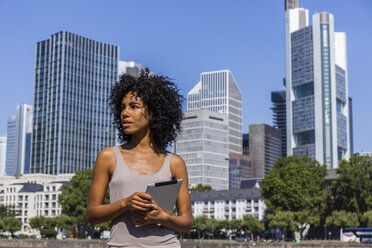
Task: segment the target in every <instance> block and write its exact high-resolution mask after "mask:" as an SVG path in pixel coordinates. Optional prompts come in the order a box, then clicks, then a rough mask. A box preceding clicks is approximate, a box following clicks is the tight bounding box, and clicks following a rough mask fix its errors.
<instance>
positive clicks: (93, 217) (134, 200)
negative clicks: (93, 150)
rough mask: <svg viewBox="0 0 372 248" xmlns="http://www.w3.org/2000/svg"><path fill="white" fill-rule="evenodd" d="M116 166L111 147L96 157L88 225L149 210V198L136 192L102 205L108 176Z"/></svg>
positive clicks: (89, 202) (88, 208)
mask: <svg viewBox="0 0 372 248" xmlns="http://www.w3.org/2000/svg"><path fill="white" fill-rule="evenodd" d="M115 166H116V159H115V151H114V149H113V148H112V147H108V148H105V149H103V150H102V151H101V152H100V153H99V154H98V157H97V160H96V164H95V165H94V170H93V180H92V185H91V187H90V192H89V198H88V205H87V212H86V217H87V220H88V222H89V223H91V224H98V223H103V222H107V221H110V220H112V219H114V218H116V217H117V216H119V215H121V214H123V213H124V212H125V211H127V210H128V209H134V210H142V211H146V210H148V209H149V208H151V206H152V204H151V203H150V201H151V196H150V195H148V194H145V193H140V192H136V193H134V194H132V195H131V196H129V197H127V198H122V199H120V200H118V201H116V202H113V203H111V204H103V199H104V197H105V194H106V190H107V186H108V183H109V180H110V175H111V174H112V172H113V171H114V169H115Z"/></svg>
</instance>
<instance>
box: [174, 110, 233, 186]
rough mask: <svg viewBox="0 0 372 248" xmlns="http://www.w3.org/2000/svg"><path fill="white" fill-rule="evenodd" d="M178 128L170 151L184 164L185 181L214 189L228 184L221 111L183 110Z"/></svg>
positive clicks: (224, 121) (225, 121)
mask: <svg viewBox="0 0 372 248" xmlns="http://www.w3.org/2000/svg"><path fill="white" fill-rule="evenodd" d="M181 128H182V131H181V133H180V134H179V135H178V136H177V139H176V141H175V142H174V144H173V152H175V153H177V154H178V155H179V156H181V157H182V158H183V159H184V161H185V163H186V166H187V171H188V176H189V184H190V186H196V185H198V184H203V185H210V186H211V187H212V188H213V189H215V190H220V189H228V188H229V147H228V141H229V135H228V132H229V130H228V118H227V116H226V115H225V114H220V113H216V112H212V111H209V110H194V111H188V112H185V113H184V119H183V120H182V123H181Z"/></svg>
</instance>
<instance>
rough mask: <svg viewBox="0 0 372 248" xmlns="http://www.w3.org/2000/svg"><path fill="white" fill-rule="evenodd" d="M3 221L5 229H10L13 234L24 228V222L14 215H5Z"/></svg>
mask: <svg viewBox="0 0 372 248" xmlns="http://www.w3.org/2000/svg"><path fill="white" fill-rule="evenodd" d="M3 221H4V230H6V231H9V232H10V233H11V234H12V235H13V234H14V233H15V232H17V231H19V230H21V228H22V222H20V221H19V220H17V219H16V218H14V217H12V216H9V217H5V218H4V220H3Z"/></svg>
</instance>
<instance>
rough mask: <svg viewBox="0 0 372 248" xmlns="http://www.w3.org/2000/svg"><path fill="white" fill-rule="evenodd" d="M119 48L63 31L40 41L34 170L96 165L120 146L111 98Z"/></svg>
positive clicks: (63, 170) (69, 169)
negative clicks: (102, 152) (101, 153)
mask: <svg viewBox="0 0 372 248" xmlns="http://www.w3.org/2000/svg"><path fill="white" fill-rule="evenodd" d="M118 58H119V47H118V46H114V45H110V44H107V43H103V42H99V41H94V40H92V39H88V38H84V37H82V36H79V35H76V34H73V33H70V32H66V31H61V32H58V33H56V34H53V35H52V36H51V37H50V38H49V39H47V40H44V41H40V42H38V43H37V44H36V70H35V90H34V119H33V136H32V158H31V173H47V174H61V173H73V172H74V171H76V170H83V169H87V168H92V167H93V165H94V162H95V158H96V156H97V154H98V152H99V151H100V150H101V149H102V148H104V147H106V146H113V145H114V144H115V131H114V128H113V126H112V124H111V123H112V117H111V114H110V112H109V109H108V104H107V98H108V95H109V93H110V89H111V87H112V85H113V84H114V82H115V81H116V80H117V75H118Z"/></svg>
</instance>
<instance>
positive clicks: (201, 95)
mask: <svg viewBox="0 0 372 248" xmlns="http://www.w3.org/2000/svg"><path fill="white" fill-rule="evenodd" d="M199 109H207V110H210V111H213V112H217V113H223V114H225V115H227V116H228V127H229V154H230V153H237V154H242V94H241V92H240V89H239V86H238V84H237V83H236V81H235V79H234V76H233V75H232V73H231V71H229V70H222V71H211V72H203V73H202V74H201V75H200V82H199V83H198V84H197V85H195V86H194V88H192V89H191V90H190V92H189V93H188V94H187V111H192V110H199Z"/></svg>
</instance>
